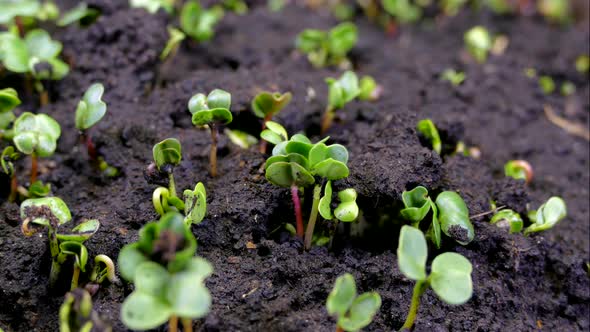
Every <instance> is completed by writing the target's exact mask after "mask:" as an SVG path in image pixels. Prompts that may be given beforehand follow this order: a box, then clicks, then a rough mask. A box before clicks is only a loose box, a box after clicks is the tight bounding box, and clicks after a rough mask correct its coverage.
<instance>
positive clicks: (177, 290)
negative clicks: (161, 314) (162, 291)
mask: <svg viewBox="0 0 590 332" xmlns="http://www.w3.org/2000/svg"><path fill="white" fill-rule="evenodd" d="M166 298H167V299H168V302H170V304H171V305H172V312H173V313H174V314H175V315H177V316H179V317H182V318H192V319H197V318H201V317H205V316H206V315H207V313H208V312H209V310H210V308H211V302H212V301H211V294H209V291H208V290H207V287H205V284H204V282H203V280H201V279H200V276H199V275H195V274H194V273H191V272H180V273H177V274H175V275H173V276H172V279H171V280H170V284H169V285H168V289H167V290H166Z"/></svg>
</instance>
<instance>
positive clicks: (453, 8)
mask: <svg viewBox="0 0 590 332" xmlns="http://www.w3.org/2000/svg"><path fill="white" fill-rule="evenodd" d="M467 1H468V0H443V1H441V3H440V7H441V8H442V10H443V12H444V13H445V15H447V16H455V15H457V13H458V12H459V11H460V10H461V9H462V8H463V6H465V4H467Z"/></svg>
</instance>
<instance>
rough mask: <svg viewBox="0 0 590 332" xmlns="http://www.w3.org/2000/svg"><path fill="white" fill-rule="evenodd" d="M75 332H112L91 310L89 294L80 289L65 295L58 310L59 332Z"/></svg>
mask: <svg viewBox="0 0 590 332" xmlns="http://www.w3.org/2000/svg"><path fill="white" fill-rule="evenodd" d="M76 331H80V332H89V331H101V332H111V331H112V328H111V326H110V325H109V324H107V323H106V322H104V321H103V320H102V318H101V317H100V316H99V315H98V313H97V312H96V311H94V310H93V308H92V296H91V295H90V293H88V291H86V290H84V289H80V288H77V289H74V290H72V291H71V292H69V293H67V294H66V297H65V299H64V302H63V304H62V305H61V307H60V308H59V332H76Z"/></svg>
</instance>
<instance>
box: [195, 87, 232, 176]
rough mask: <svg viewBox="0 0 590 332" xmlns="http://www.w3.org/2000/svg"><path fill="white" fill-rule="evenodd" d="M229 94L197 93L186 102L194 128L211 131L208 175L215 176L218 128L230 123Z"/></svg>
mask: <svg viewBox="0 0 590 332" xmlns="http://www.w3.org/2000/svg"><path fill="white" fill-rule="evenodd" d="M230 105H231V94H229V92H226V91H223V90H221V89H215V90H213V91H211V92H210V93H209V95H208V96H205V95H204V94H202V93H198V94H196V95H194V96H192V97H191V99H190V100H189V102H188V110H189V111H190V112H191V114H192V122H193V125H195V126H208V127H209V129H210V130H211V150H210V153H209V166H210V174H211V176H213V177H216V176H217V136H218V135H219V126H220V125H226V124H229V123H230V122H232V119H233V117H232V114H231V112H230V110H229V109H230Z"/></svg>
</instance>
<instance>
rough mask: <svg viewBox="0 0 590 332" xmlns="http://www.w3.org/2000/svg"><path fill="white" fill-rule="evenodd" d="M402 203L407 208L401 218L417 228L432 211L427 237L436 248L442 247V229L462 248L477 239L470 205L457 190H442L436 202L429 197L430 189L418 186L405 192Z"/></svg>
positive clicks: (402, 211) (402, 212)
mask: <svg viewBox="0 0 590 332" xmlns="http://www.w3.org/2000/svg"><path fill="white" fill-rule="evenodd" d="M402 201H403V203H404V207H405V208H404V209H403V210H401V215H402V217H403V218H404V219H406V220H408V221H410V222H411V223H412V226H414V227H416V228H418V227H419V226H420V222H421V221H422V220H424V218H426V215H427V214H428V212H430V211H431V210H432V221H431V223H430V226H429V228H428V236H429V237H430V239H431V241H432V242H433V243H434V244H435V245H436V247H437V248H440V245H441V230H442V232H443V233H444V234H445V235H447V236H448V237H450V238H452V239H453V240H455V241H456V242H457V243H459V244H461V245H467V244H468V243H469V242H471V241H472V240H473V238H474V237H475V231H474V229H473V224H472V223H471V221H470V220H469V210H468V209H467V205H465V202H464V201H463V199H462V198H461V196H459V194H457V193H456V192H454V191H443V192H442V193H440V194H439V195H438V196H437V197H436V201H435V202H433V201H432V199H431V198H430V197H429V196H428V190H427V189H426V188H424V187H422V186H417V187H416V188H414V189H412V190H410V191H404V192H403V193H402Z"/></svg>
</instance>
